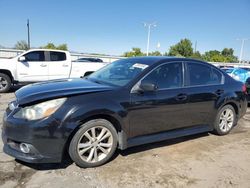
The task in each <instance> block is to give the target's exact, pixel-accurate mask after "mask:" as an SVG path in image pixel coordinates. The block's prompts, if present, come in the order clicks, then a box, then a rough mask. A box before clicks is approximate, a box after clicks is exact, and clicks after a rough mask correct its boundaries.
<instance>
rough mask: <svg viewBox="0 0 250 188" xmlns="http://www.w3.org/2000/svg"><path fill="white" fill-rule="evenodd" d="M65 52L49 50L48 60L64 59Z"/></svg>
mask: <svg viewBox="0 0 250 188" xmlns="http://www.w3.org/2000/svg"><path fill="white" fill-rule="evenodd" d="M65 60H66V54H65V53H63V52H50V61H65Z"/></svg>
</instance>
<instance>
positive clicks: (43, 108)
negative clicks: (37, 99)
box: [14, 98, 66, 120]
mask: <svg viewBox="0 0 250 188" xmlns="http://www.w3.org/2000/svg"><path fill="white" fill-rule="evenodd" d="M65 101H66V98H60V99H54V100H49V101H45V102H42V103H39V104H35V105H32V106H27V107H24V108H21V109H20V110H19V111H18V112H17V113H15V114H14V118H19V119H20V118H21V119H27V120H38V119H42V118H45V117H48V116H50V115H51V114H53V113H54V112H55V111H56V110H57V109H58V108H60V106H62V104H63V103H64V102H65Z"/></svg>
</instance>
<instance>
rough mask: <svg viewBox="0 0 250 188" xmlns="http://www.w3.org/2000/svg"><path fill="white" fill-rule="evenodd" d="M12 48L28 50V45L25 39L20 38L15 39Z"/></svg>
mask: <svg viewBox="0 0 250 188" xmlns="http://www.w3.org/2000/svg"><path fill="white" fill-rule="evenodd" d="M14 48H15V49H18V50H28V49H29V46H28V43H27V42H26V41H25V40H20V41H17V43H16V44H15V47H14Z"/></svg>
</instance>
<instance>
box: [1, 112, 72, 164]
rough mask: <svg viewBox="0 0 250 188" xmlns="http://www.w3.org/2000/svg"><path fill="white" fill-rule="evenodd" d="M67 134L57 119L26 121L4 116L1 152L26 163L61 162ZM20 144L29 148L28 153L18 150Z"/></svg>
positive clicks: (9, 115)
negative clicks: (24, 144)
mask: <svg viewBox="0 0 250 188" xmlns="http://www.w3.org/2000/svg"><path fill="white" fill-rule="evenodd" d="M67 138H68V133H67V131H66V130H65V128H63V126H61V123H60V121H59V120H58V119H56V118H54V117H49V118H46V119H44V120H38V121H26V120H20V119H15V118H13V117H12V115H11V113H10V114H8V115H7V113H5V114H4V118H3V127H2V140H3V143H4V148H3V151H4V152H5V153H6V154H8V155H10V156H12V157H14V158H16V159H19V160H21V161H25V162H28V163H57V162H61V161H62V158H63V153H64V146H65V144H66V141H67ZM20 143H27V144H29V145H30V146H31V151H30V152H29V153H24V152H22V151H21V150H20V148H19V145H20Z"/></svg>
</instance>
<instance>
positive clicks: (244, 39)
mask: <svg viewBox="0 0 250 188" xmlns="http://www.w3.org/2000/svg"><path fill="white" fill-rule="evenodd" d="M236 40H239V41H241V48H240V58H239V63H240V62H241V61H242V57H243V51H244V44H245V41H247V40H250V39H249V38H242V39H236Z"/></svg>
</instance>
